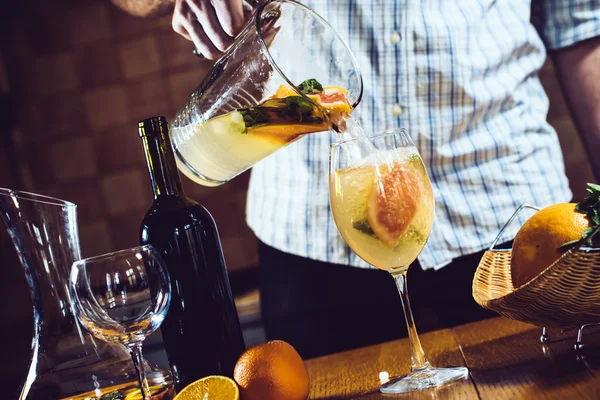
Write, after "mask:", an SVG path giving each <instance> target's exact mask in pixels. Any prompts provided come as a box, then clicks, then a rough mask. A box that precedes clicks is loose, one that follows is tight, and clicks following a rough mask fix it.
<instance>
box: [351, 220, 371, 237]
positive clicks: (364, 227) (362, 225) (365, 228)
mask: <svg viewBox="0 0 600 400" xmlns="http://www.w3.org/2000/svg"><path fill="white" fill-rule="evenodd" d="M352 227H353V228H354V229H356V230H357V231H360V232H362V233H364V234H367V235H370V236H373V237H375V232H373V229H372V228H371V225H370V224H369V220H367V219H361V220H358V221H354V222H352Z"/></svg>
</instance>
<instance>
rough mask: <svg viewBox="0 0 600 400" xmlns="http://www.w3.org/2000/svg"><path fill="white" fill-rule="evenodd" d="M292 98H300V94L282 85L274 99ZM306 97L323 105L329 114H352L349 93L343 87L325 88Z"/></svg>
mask: <svg viewBox="0 0 600 400" xmlns="http://www.w3.org/2000/svg"><path fill="white" fill-rule="evenodd" d="M290 96H298V93H297V92H296V91H294V89H292V88H291V87H289V86H287V85H280V86H279V89H277V92H275V96H273V97H274V98H276V99H283V98H285V97H290ZM306 97H308V98H309V99H311V100H313V101H314V102H315V103H317V104H319V105H321V107H323V110H324V111H325V112H326V113H328V114H340V113H343V112H346V113H350V112H352V108H351V107H350V103H349V102H348V91H347V90H346V89H344V88H343V87H341V86H325V87H324V88H323V90H322V91H321V92H320V93H315V94H307V95H306Z"/></svg>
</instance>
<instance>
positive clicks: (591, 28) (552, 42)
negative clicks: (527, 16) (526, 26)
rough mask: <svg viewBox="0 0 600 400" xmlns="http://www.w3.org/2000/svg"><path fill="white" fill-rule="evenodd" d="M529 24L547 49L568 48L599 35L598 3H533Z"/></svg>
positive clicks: (592, 0)
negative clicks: (531, 24)
mask: <svg viewBox="0 0 600 400" xmlns="http://www.w3.org/2000/svg"><path fill="white" fill-rule="evenodd" d="M509 1H510V0H509ZM532 22H533V24H534V26H535V27H536V29H537V31H538V32H539V34H540V36H541V38H542V40H543V41H544V44H545V45H546V47H547V48H548V49H550V50H553V49H560V48H563V47H567V46H570V45H572V44H575V43H577V42H580V41H582V40H586V39H591V38H593V37H596V36H600V1H598V0H537V1H536V0H534V1H533V8H532Z"/></svg>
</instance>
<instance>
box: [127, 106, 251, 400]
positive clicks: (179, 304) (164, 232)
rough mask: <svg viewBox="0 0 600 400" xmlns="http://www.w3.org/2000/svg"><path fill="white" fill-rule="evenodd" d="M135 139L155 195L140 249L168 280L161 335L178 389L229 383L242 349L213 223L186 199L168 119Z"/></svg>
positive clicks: (143, 125) (147, 123) (152, 121)
mask: <svg viewBox="0 0 600 400" xmlns="http://www.w3.org/2000/svg"><path fill="white" fill-rule="evenodd" d="M139 132H140V136H141V138H142V141H143V144H144V150H145V152H146V161H147V164H148V172H149V173H150V181H151V182H152V189H153V190H154V203H153V204H152V207H151V208H150V210H149V211H148V212H147V213H146V216H145V217H144V220H143V222H142V226H141V242H142V244H147V243H149V244H151V245H153V246H154V247H155V248H156V249H157V250H158V251H159V252H160V254H161V255H162V257H163V258H164V260H165V263H166V265H167V268H168V271H169V275H170V277H171V305H170V307H169V312H168V314H167V316H166V318H165V320H164V322H163V323H162V326H161V332H162V336H163V341H164V345H165V349H166V352H167V357H168V359H169V363H170V365H171V369H172V371H173V374H174V377H175V378H176V380H177V384H176V389H177V390H181V389H182V388H183V387H185V386H186V385H188V384H190V383H192V382H194V381H195V380H197V379H199V378H201V377H204V376H207V375H225V376H229V377H231V376H233V368H234V366H235V363H236V361H237V359H238V357H239V356H240V354H241V353H242V352H243V351H244V349H245V345H244V339H243V336H242V332H241V329H240V324H239V320H238V316H237V312H236V309H235V303H234V301H233V295H232V293H231V288H230V286H229V277H228V275H227V269H226V267H225V261H224V259H223V252H222V249H221V242H220V240H219V234H218V232H217V227H216V225H215V221H214V219H213V218H212V216H211V215H210V213H209V212H208V210H206V208H204V207H203V206H202V205H200V204H198V203H197V202H195V201H193V200H191V199H190V198H188V197H186V196H185V195H184V193H183V190H182V187H181V181H180V180H179V175H178V173H177V167H176V165H175V156H174V154H173V148H172V147H171V143H170V141H169V132H168V127H167V121H166V119H165V118H164V117H156V118H149V119H145V120H143V121H141V122H140V123H139Z"/></svg>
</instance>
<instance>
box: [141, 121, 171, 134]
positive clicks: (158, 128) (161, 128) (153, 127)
mask: <svg viewBox="0 0 600 400" xmlns="http://www.w3.org/2000/svg"><path fill="white" fill-rule="evenodd" d="M168 129H169V128H168V124H167V119H166V118H165V117H152V118H146V119H144V120H141V121H140V122H138V130H139V132H140V137H144V136H145V137H148V136H154V135H156V134H161V133H167V132H168Z"/></svg>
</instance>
